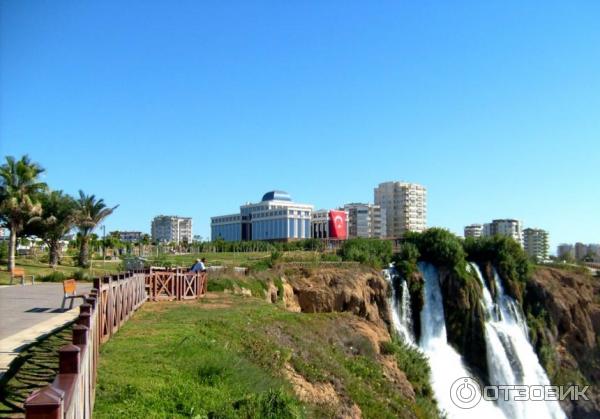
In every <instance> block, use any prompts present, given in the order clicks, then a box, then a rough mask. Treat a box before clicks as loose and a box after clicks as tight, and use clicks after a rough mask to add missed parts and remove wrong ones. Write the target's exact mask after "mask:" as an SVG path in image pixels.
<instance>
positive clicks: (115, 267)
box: [0, 257, 121, 285]
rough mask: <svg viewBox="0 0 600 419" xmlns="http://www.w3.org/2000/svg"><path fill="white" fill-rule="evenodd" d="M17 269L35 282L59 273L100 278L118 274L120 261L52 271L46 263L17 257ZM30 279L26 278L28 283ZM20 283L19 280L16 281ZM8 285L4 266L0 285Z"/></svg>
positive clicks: (60, 268)
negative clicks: (33, 277) (81, 273)
mask: <svg viewBox="0 0 600 419" xmlns="http://www.w3.org/2000/svg"><path fill="white" fill-rule="evenodd" d="M16 265H17V267H20V268H23V269H24V270H25V273H26V274H27V275H35V278H36V281H39V280H43V277H45V276H47V275H50V274H52V273H53V272H60V273H63V274H65V275H66V276H73V275H74V274H75V273H76V272H78V271H82V272H83V273H84V274H85V275H86V276H87V277H90V278H91V277H94V276H101V275H104V274H110V273H116V272H119V270H120V267H121V263H120V261H116V262H113V261H102V260H94V261H92V267H91V268H90V269H81V268H78V267H75V266H64V265H59V266H58V267H57V268H56V269H52V268H51V267H49V266H48V264H47V263H42V262H40V261H38V260H35V259H34V258H23V257H19V258H17V260H16ZM29 280H30V278H27V281H29ZM17 281H20V278H18V279H17ZM9 283H10V273H9V272H8V271H7V270H6V266H4V267H3V269H2V270H1V271H0V285H6V284H9Z"/></svg>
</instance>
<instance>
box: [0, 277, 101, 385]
mask: <svg viewBox="0 0 600 419" xmlns="http://www.w3.org/2000/svg"><path fill="white" fill-rule="evenodd" d="M91 288H92V284H86V283H81V284H80V283H78V284H77V293H88V292H89V291H90V289H91ZM62 296H63V288H62V283H59V284H54V283H43V284H36V285H25V286H22V285H14V286H4V287H0V377H1V376H2V375H3V374H4V373H5V372H6V371H7V369H8V367H9V365H10V363H11V362H12V361H13V359H14V358H16V357H17V355H18V352H19V351H20V350H21V349H22V348H23V347H24V346H27V345H28V344H30V343H32V342H34V341H35V340H36V339H37V338H39V337H40V336H43V335H46V334H48V333H50V332H52V331H54V330H56V329H58V328H59V327H61V326H63V325H64V324H66V323H68V322H69V321H71V320H73V319H75V318H76V317H77V315H78V314H79V308H78V307H79V304H81V299H76V300H75V302H74V304H73V307H74V308H73V309H72V310H69V309H68V308H67V310H61V308H60V306H61V304H62ZM68 304H69V302H67V307H68Z"/></svg>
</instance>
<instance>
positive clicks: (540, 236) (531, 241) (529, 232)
mask: <svg viewBox="0 0 600 419" xmlns="http://www.w3.org/2000/svg"><path fill="white" fill-rule="evenodd" d="M523 247H524V249H525V253H527V256H529V257H530V258H531V259H533V260H535V261H537V262H543V261H545V260H548V250H549V248H550V242H549V234H548V232H547V231H546V230H542V229H539V228H526V229H525V230H523Z"/></svg>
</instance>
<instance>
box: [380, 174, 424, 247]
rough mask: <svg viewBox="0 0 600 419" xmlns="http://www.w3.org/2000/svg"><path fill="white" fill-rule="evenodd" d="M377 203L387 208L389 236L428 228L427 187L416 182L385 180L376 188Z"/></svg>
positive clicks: (399, 235) (386, 216) (398, 235)
mask: <svg viewBox="0 0 600 419" xmlns="http://www.w3.org/2000/svg"><path fill="white" fill-rule="evenodd" d="M374 200H375V204H376V205H379V206H380V207H381V209H383V210H385V218H386V230H387V234H386V236H387V237H401V236H402V235H403V234H404V233H406V232H409V231H416V232H422V231H424V230H425V229H426V228H427V189H426V188H425V187H424V186H422V185H418V184H416V183H406V182H384V183H380V184H379V186H377V187H376V188H375V190H374Z"/></svg>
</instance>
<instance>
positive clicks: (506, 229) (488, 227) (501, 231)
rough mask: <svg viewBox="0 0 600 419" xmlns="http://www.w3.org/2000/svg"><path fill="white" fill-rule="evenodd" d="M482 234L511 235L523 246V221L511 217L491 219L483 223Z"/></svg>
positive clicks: (487, 235)
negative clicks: (489, 221)
mask: <svg viewBox="0 0 600 419" xmlns="http://www.w3.org/2000/svg"><path fill="white" fill-rule="evenodd" d="M482 235H483V236H486V237H489V236H495V235H499V236H506V237H512V238H513V239H515V241H516V242H517V243H519V244H520V245H521V246H523V223H521V221H518V220H513V219H501V220H493V221H492V222H491V223H486V224H484V225H483V234H482Z"/></svg>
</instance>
